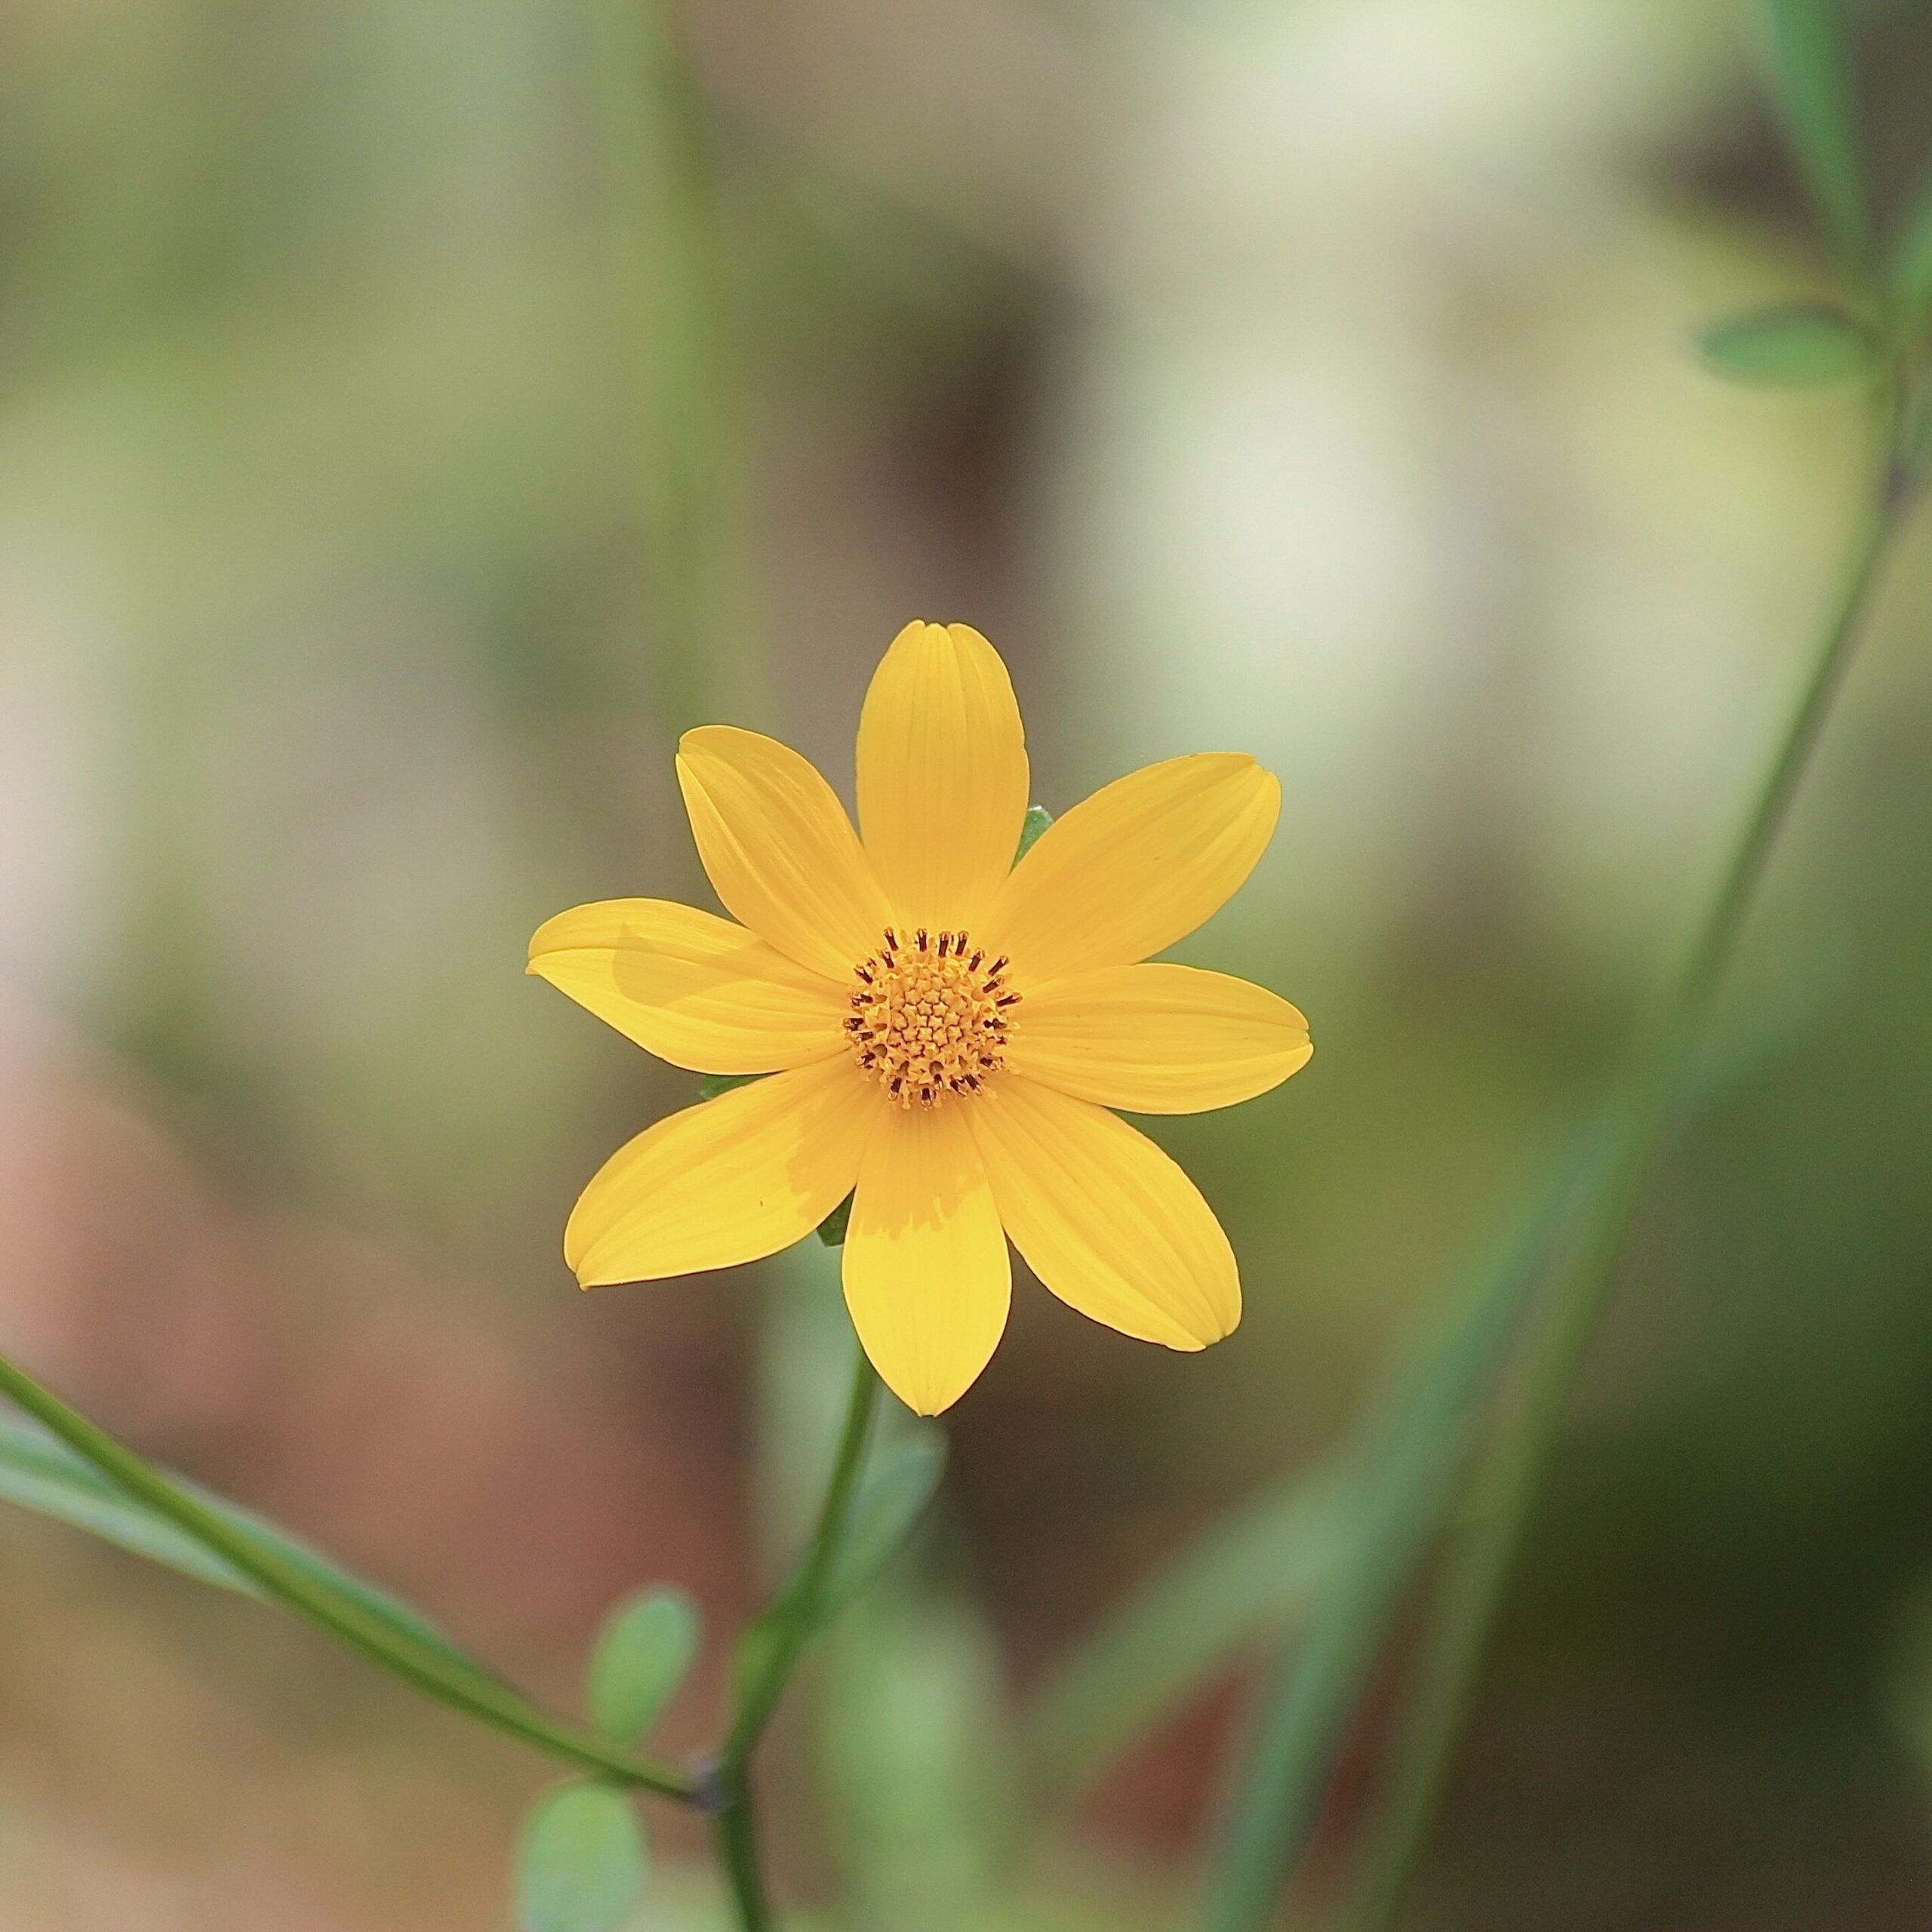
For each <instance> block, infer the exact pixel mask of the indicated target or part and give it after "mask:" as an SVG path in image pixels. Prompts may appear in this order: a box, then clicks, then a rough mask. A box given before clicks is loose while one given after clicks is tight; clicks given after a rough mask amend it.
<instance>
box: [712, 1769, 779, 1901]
mask: <svg viewBox="0 0 1932 1932" xmlns="http://www.w3.org/2000/svg"><path fill="white" fill-rule="evenodd" d="M711 1832H712V1838H714V1839H715V1841H716V1843H717V1846H718V1864H719V1866H721V1868H722V1869H723V1871H724V1880H725V1883H726V1884H728V1885H729V1886H730V1887H731V1903H733V1905H734V1906H736V1907H737V1913H738V1924H739V1925H740V1928H741V1932H771V1927H772V1925H773V1924H774V1922H775V1921H774V1920H773V1918H772V1916H771V1903H770V1902H769V1901H768V1900H767V1899H766V1897H765V1895H764V1872H763V1869H762V1868H761V1866H760V1865H759V1863H758V1831H757V1826H756V1823H755V1820H754V1818H753V1816H752V1807H751V1798H750V1793H749V1791H747V1790H746V1789H745V1787H744V1786H742V1785H740V1787H739V1788H738V1789H737V1792H735V1793H734V1795H732V1796H731V1798H729V1799H728V1800H727V1801H726V1802H725V1804H724V1806H723V1807H721V1809H720V1810H718V1812H716V1813H715V1814H714V1815H713V1817H712V1821H711Z"/></svg>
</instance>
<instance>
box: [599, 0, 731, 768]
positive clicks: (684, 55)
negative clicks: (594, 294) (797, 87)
mask: <svg viewBox="0 0 1932 1932" xmlns="http://www.w3.org/2000/svg"><path fill="white" fill-rule="evenodd" d="M592 20H593V23H594V26H595V30H596V33H597V37H598V43H599V45H598V48H597V52H598V60H597V63H596V66H597V72H598V82H599V85H600V86H601V90H602V93H603V107H604V130H605V156H606V168H607V179H608V192H609V195H610V198H611V223H610V235H611V251H612V255H613V263H614V271H615V274H616V276H617V281H618V282H619V284H620V293H621V297H622V300H623V311H624V321H625V330H624V337H625V340H626V343H628V344H629V346H630V347H631V349H632V354H633V358H634V359H633V368H634V370H635V387H636V398H637V405H638V414H639V418H640V420H639V437H640V447H639V454H640V457H641V461H640V463H639V478H640V483H641V492H642V503H641V510H642V515H643V520H644V537H645V550H646V557H645V561H646V565H647V568H648V571H649V573H650V601H651V623H652V631H653V653H652V655H653V658H654V663H655V666H656V669H657V681H658V690H657V699H658V703H659V708H660V713H661V715H662V716H663V721H664V723H665V724H666V726H667V727H668V728H669V730H670V731H671V732H672V734H673V735H675V734H678V733H679V732H681V731H685V730H687V729H688V728H689V727H691V725H694V724H702V723H703V722H705V721H706V720H707V719H709V718H717V717H738V718H755V717H758V716H761V715H762V713H763V712H764V709H765V706H764V697H765V694H764V690H763V688H762V679H761V674H760V672H759V669H758V663H757V659H756V656H755V652H754V651H753V648H752V624H751V622H750V618H749V604H750V598H749V594H748V586H749V580H750V568H749V556H748V554H747V549H748V546H747V544H746V539H745V532H744V519H743V500H744V485H743V427H742V423H741V420H740V408H739V405H738V400H737V382H736V378H735V371H734V356H733V352H732V344H733V340H734V331H733V328H732V327H731V304H730V302H729V300H728V289H727V285H726V275H725V266H724V250H723V247H722V242H721V223H720V222H719V220H718V187H717V181H716V171H715V166H714V164H713V158H712V131H711V128H710V126H709V120H708V117H707V115H706V112H705V109H704V104H703V99H702V97H701V96H700V92H699V90H698V88H697V85H696V82H695V81H694V77H693V74H692V69H691V60H690V58H689V56H688V51H687V50H686V48H685V44H684V35H683V31H682V29H681V26H679V23H678V17H677V13H676V10H675V7H674V6H672V5H671V4H669V0H592Z"/></svg>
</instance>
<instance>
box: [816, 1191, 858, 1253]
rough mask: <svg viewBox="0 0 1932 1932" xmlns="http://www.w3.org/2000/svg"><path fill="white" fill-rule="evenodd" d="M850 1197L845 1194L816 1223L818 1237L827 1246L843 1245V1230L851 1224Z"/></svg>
mask: <svg viewBox="0 0 1932 1932" xmlns="http://www.w3.org/2000/svg"><path fill="white" fill-rule="evenodd" d="M851 1220H852V1197H851V1195H849V1194H848V1195H846V1197H845V1198H844V1200H843V1201H840V1202H839V1204H838V1206H837V1207H835V1208H833V1209H832V1212H831V1213H830V1214H828V1215H826V1217H825V1219H824V1220H822V1221H821V1222H820V1223H819V1224H818V1238H819V1239H820V1241H823V1242H824V1244H826V1247H844V1245H845V1230H846V1229H847V1228H848V1227H849V1226H851Z"/></svg>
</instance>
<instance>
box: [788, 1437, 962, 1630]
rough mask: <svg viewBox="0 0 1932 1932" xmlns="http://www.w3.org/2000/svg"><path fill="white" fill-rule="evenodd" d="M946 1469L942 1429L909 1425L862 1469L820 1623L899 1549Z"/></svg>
mask: <svg viewBox="0 0 1932 1932" xmlns="http://www.w3.org/2000/svg"><path fill="white" fill-rule="evenodd" d="M945 1469H946V1437H945V1435H944V1434H943V1432H941V1431H940V1430H939V1429H931V1428H920V1429H911V1430H909V1431H908V1432H906V1435H905V1436H904V1437H903V1438H902V1439H901V1440H900V1441H899V1442H897V1443H896V1444H894V1445H893V1446H892V1447H891V1448H889V1449H888V1450H886V1451H884V1453H883V1454H881V1455H880V1457H878V1460H876V1461H875V1463H874V1464H873V1465H872V1467H871V1468H870V1469H868V1470H867V1471H866V1473H865V1475H864V1477H863V1479H862V1480H861V1481H860V1485H859V1494H858V1495H857V1498H856V1499H855V1500H854V1502H853V1504H852V1519H851V1524H850V1526H849V1527H848V1529H847V1531H846V1532H845V1537H844V1541H843V1542H842V1543H840V1545H839V1546H838V1555H836V1556H835V1558H833V1559H832V1571H831V1574H830V1575H829V1576H828V1577H826V1581H825V1590H824V1593H823V1595H822V1596H821V1597H820V1600H819V1602H820V1609H819V1616H820V1620H821V1621H822V1622H825V1623H829V1622H830V1621H831V1620H832V1618H833V1617H836V1616H837V1615H838V1613H839V1612H840V1611H841V1610H843V1609H844V1607H845V1606H846V1605H847V1604H849V1603H850V1602H851V1601H852V1599H853V1598H854V1597H856V1596H857V1595H858V1594H859V1592H860V1591H861V1590H863V1589H864V1588H865V1587H866V1585H867V1584H868V1583H870V1582H871V1581H872V1579H873V1578H874V1577H876V1576H877V1575H878V1573H879V1572H880V1571H881V1570H883V1569H884V1567H885V1566H886V1564H888V1563H889V1562H891V1560H892V1559H893V1558H894V1556H896V1555H897V1554H898V1553H899V1552H900V1549H902V1548H903V1546H905V1543H906V1539H907V1538H908V1537H910V1536H911V1535H912V1532H913V1531H914V1530H915V1529H916V1528H917V1527H918V1523H919V1518H921V1516H923V1515H924V1514H925V1513H926V1506H927V1505H928V1503H931V1501H932V1500H933V1494H934V1491H936V1490H937V1488H938V1487H939V1481H940V1476H941V1475H943V1473H944V1472H945Z"/></svg>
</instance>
